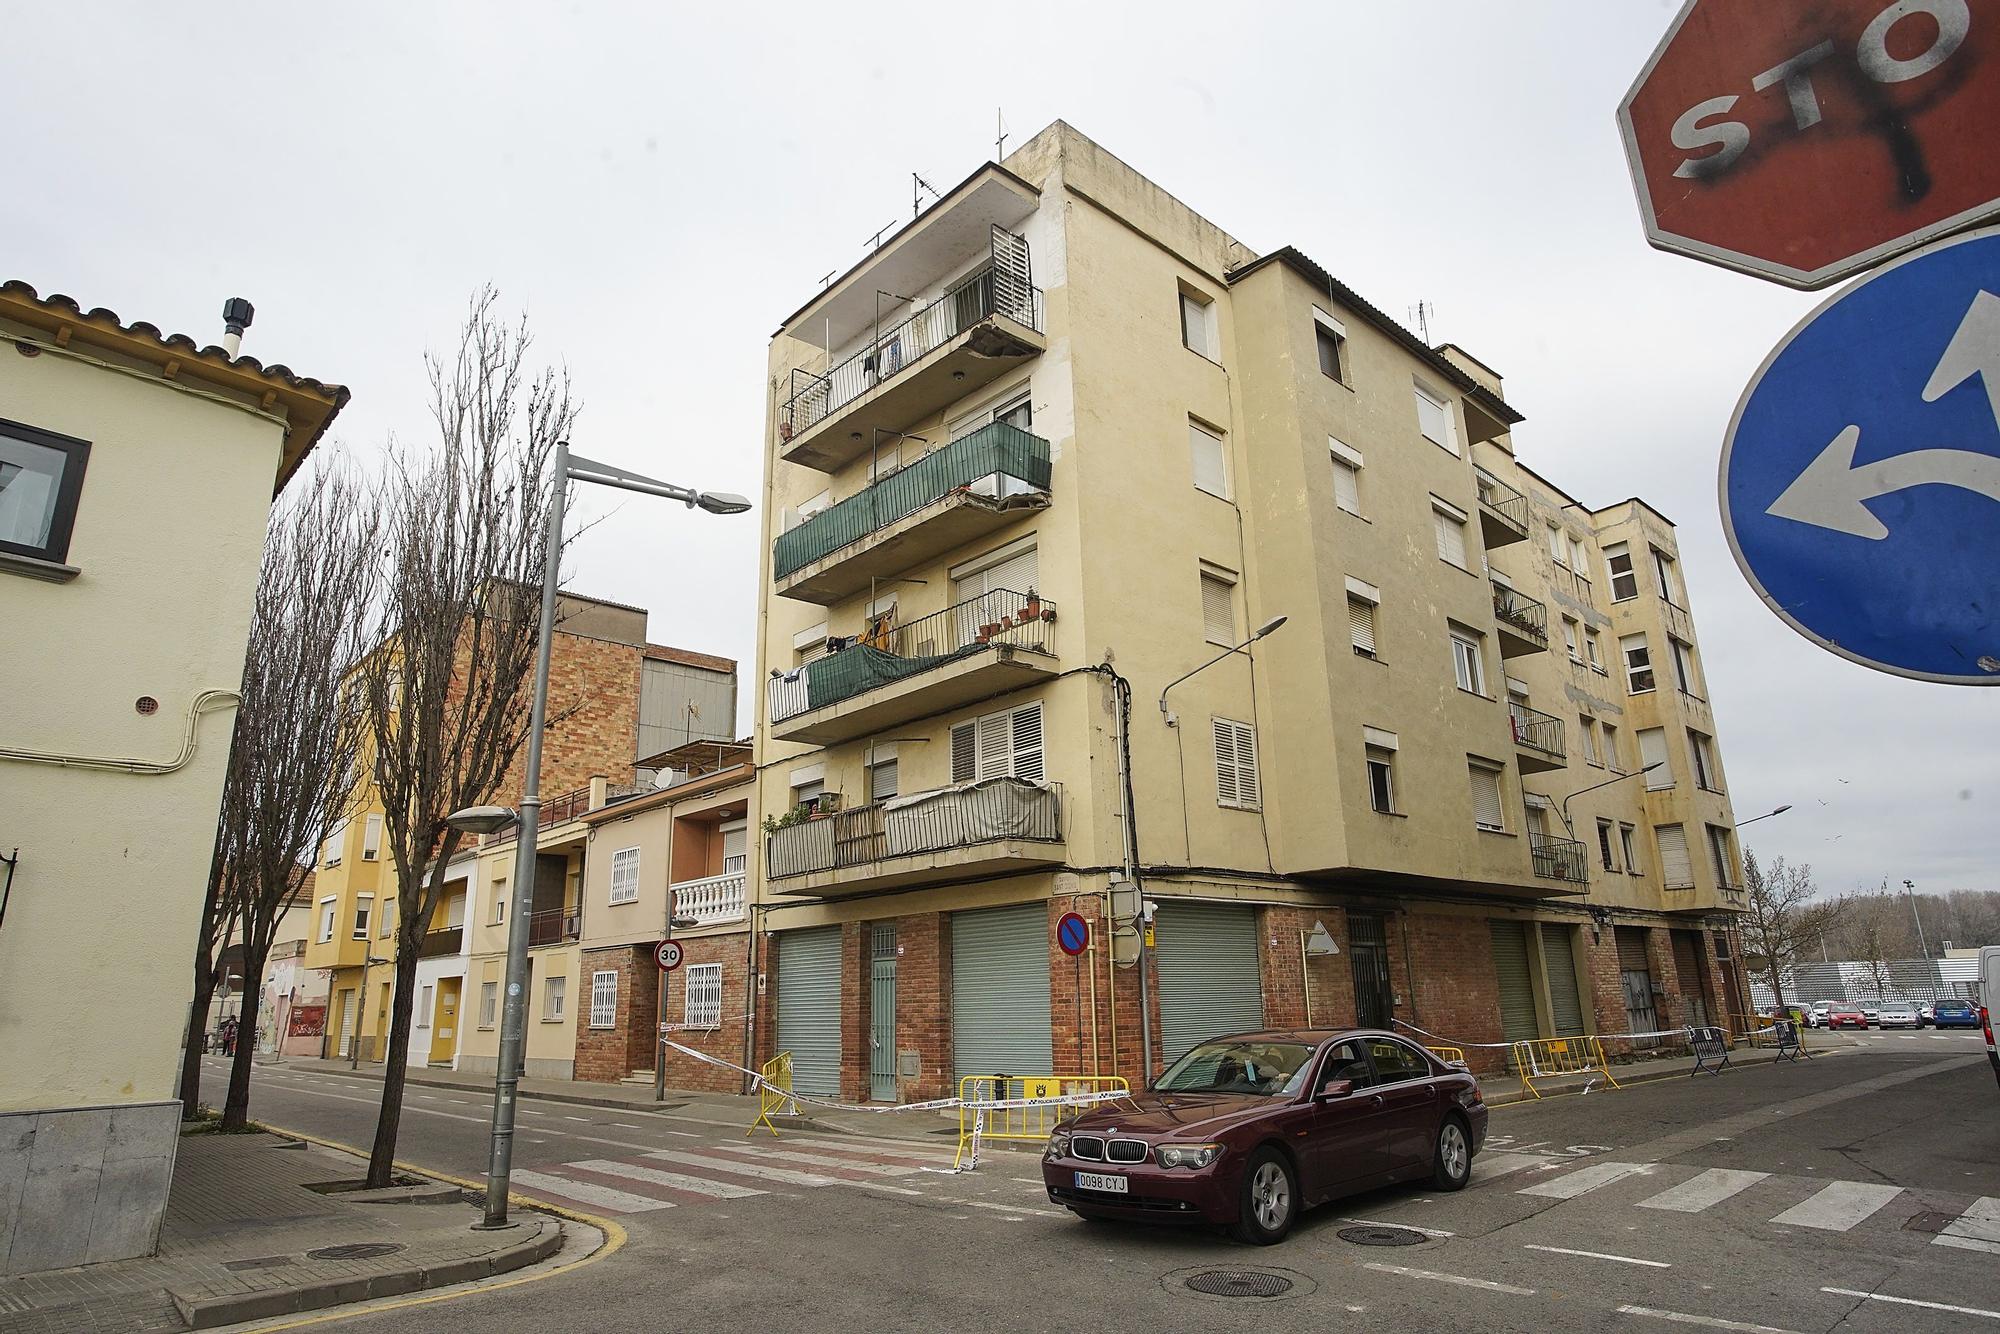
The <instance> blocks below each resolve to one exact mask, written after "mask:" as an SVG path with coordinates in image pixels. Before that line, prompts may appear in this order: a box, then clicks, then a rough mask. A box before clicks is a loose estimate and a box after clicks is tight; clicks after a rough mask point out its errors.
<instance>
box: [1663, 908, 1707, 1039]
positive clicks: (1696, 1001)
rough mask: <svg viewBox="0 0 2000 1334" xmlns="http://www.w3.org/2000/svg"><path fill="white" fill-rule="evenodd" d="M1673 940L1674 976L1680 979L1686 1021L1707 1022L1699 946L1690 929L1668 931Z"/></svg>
mask: <svg viewBox="0 0 2000 1334" xmlns="http://www.w3.org/2000/svg"><path fill="white" fill-rule="evenodd" d="M1670 934H1671V935H1672V937H1673V942H1674V976H1675V977H1676V978H1678V979H1679V980H1680V984H1681V999H1682V1001H1683V1002H1684V1003H1685V1004H1686V1006H1687V1021H1688V1022H1689V1023H1690V1024H1694V1025H1696V1026H1702V1025H1705V1024H1707V1023H1708V1004H1707V1002H1706V1001H1705V1000H1704V999H1703V993H1702V985H1701V981H1702V978H1701V971H1702V970H1701V946H1700V944H1699V943H1697V940H1696V937H1695V933H1694V932H1692V931H1674V932H1671V933H1670Z"/></svg>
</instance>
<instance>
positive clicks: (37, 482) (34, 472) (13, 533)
mask: <svg viewBox="0 0 2000 1334" xmlns="http://www.w3.org/2000/svg"><path fill="white" fill-rule="evenodd" d="M89 462H90V444H89V442H88V441H84V440H75V439H72V438H70V437H69V436H66V435H56V434H54V433H53V432H50V431H38V430H36V429H35V428H34V427H32V426H22V425H20V424H19V423H16V422H10V421H0V552H5V553H7V554H9V555H14V556H25V557H27V558H28V559H29V560H45V561H50V562H53V563H54V564H57V565H61V564H62V563H63V562H64V561H66V560H68V559H69V539H70V530H71V529H72V528H74V527H75V525H76V506H77V500H78V498H79V497H80V496H81V495H82V493H83V470H84V468H85V466H87V465H88V464H89Z"/></svg>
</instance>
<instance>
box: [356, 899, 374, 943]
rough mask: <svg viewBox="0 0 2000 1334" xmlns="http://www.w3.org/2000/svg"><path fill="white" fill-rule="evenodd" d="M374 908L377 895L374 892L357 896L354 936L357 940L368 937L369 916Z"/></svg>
mask: <svg viewBox="0 0 2000 1334" xmlns="http://www.w3.org/2000/svg"><path fill="white" fill-rule="evenodd" d="M374 909H375V896H374V895H373V894H361V895H358V896H356V898H355V900H354V938H355V939H356V940H366V939H368V916H369V914H370V913H372V912H373V911H374Z"/></svg>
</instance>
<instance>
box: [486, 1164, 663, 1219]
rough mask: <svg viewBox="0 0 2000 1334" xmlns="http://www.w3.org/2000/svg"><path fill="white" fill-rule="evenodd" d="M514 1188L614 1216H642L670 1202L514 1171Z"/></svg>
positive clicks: (565, 1179) (554, 1177) (543, 1174)
mask: <svg viewBox="0 0 2000 1334" xmlns="http://www.w3.org/2000/svg"><path fill="white" fill-rule="evenodd" d="M513 1180H514V1184H515V1185H517V1186H526V1187H527V1188H528V1189H529V1190H546V1191H549V1192H550V1193H552V1194H555V1195H562V1196H566V1197H568V1198H569V1199H572V1200H575V1201H577V1202H578V1203H579V1204H589V1205H594V1206H596V1207H597V1208H599V1209H609V1210H611V1212H613V1213H615V1214H643V1213H650V1212H651V1211H653V1210H655V1209H671V1208H673V1207H674V1202H673V1201H672V1200H656V1199H654V1198H653V1197H652V1196H650V1195H633V1194H630V1193H628V1192H626V1191H622V1190H613V1189H611V1187H609V1186H598V1185H593V1184H592V1183H590V1182H588V1181H571V1180H570V1179H569V1178H568V1177H558V1176H550V1175H549V1174H547V1173H546V1172H523V1171H522V1170H521V1169H519V1168H518V1167H517V1168H515V1169H514V1178H513Z"/></svg>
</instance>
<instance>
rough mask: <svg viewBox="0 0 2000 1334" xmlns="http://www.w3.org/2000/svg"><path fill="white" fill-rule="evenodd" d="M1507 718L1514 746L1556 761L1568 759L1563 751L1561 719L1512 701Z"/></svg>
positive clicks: (1508, 707)
mask: <svg viewBox="0 0 2000 1334" xmlns="http://www.w3.org/2000/svg"><path fill="white" fill-rule="evenodd" d="M1507 717H1508V719H1509V720H1510V721H1511V722H1512V723H1513V724H1514V744H1515V745H1517V746H1523V747H1526V748H1527V749H1529V750H1535V751H1540V752H1541V753H1542V754H1544V755H1547V756H1550V757H1552V758H1554V759H1558V760H1560V759H1566V758H1567V757H1568V752H1567V751H1565V750H1564V749H1563V721H1562V719H1560V718H1558V717H1556V716H1555V715H1554V714H1550V713H1543V712H1542V711H1541V710H1540V709H1531V708H1529V707H1528V706H1527V705H1525V704H1521V703H1518V702H1513V701H1510V702H1509V703H1508V705H1507Z"/></svg>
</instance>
